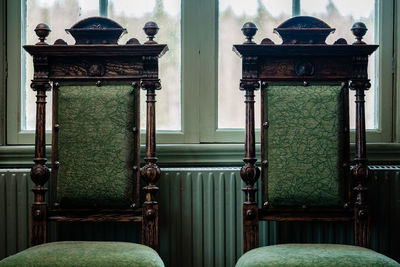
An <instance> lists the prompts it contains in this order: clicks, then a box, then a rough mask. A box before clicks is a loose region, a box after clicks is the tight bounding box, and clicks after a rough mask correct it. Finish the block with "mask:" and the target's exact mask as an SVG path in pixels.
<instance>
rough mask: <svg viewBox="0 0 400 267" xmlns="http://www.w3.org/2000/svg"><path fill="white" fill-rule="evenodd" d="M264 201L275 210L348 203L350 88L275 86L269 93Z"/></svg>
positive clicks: (265, 100)
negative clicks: (347, 100) (346, 109)
mask: <svg viewBox="0 0 400 267" xmlns="http://www.w3.org/2000/svg"><path fill="white" fill-rule="evenodd" d="M263 97H264V99H263V100H264V121H268V122H269V127H268V128H266V129H264V143H263V146H264V149H263V159H264V160H267V161H268V164H265V166H264V169H263V170H264V172H263V187H264V188H263V194H264V195H263V197H264V201H269V203H270V204H271V205H273V206H298V205H307V206H333V205H341V204H343V195H344V194H343V193H344V192H343V178H344V177H343V163H344V161H343V160H344V155H343V153H344V150H343V145H344V143H343V142H344V138H343V127H344V124H343V120H344V109H343V103H344V90H342V89H341V87H340V86H334V85H313V86H306V87H304V86H289V85H279V84H275V85H269V86H268V87H267V88H266V89H265V91H264V94H263Z"/></svg>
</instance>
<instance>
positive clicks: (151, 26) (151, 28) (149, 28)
mask: <svg viewBox="0 0 400 267" xmlns="http://www.w3.org/2000/svg"><path fill="white" fill-rule="evenodd" d="M159 29H160V28H158V25H157V23H155V22H154V21H148V22H146V24H144V27H143V30H144V33H145V34H146V35H147V38H149V40H148V41H146V42H145V44H157V42H156V41H154V40H153V39H154V36H155V35H156V34H157V32H158V30H159Z"/></svg>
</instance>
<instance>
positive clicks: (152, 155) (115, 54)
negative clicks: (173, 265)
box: [0, 17, 168, 266]
mask: <svg viewBox="0 0 400 267" xmlns="http://www.w3.org/2000/svg"><path fill="white" fill-rule="evenodd" d="M158 29H159V28H158V26H157V24H156V23H155V22H147V23H146V24H145V26H144V28H143V30H144V32H145V33H146V35H147V36H148V39H149V40H148V41H146V42H145V43H144V44H140V43H139V41H138V40H137V39H135V38H132V39H130V40H129V41H128V42H127V43H126V44H125V45H118V43H117V41H118V39H119V38H120V36H121V35H122V34H124V33H126V29H124V28H122V27H121V26H120V25H119V24H118V23H116V22H115V21H113V20H110V19H107V18H102V17H91V18H87V19H84V20H81V21H79V22H78V23H76V24H75V25H73V26H72V27H71V29H67V30H66V31H67V32H69V33H70V34H71V35H72V36H73V37H74V38H75V41H76V43H75V45H67V43H66V42H65V41H63V40H61V39H58V40H57V41H55V43H54V45H48V44H47V43H46V42H45V39H46V37H47V36H48V34H49V32H50V28H49V26H48V25H46V24H44V23H41V24H39V25H38V26H37V27H36V29H35V32H36V34H37V36H38V37H39V40H40V42H38V43H37V44H36V45H26V46H24V49H25V50H26V51H27V52H29V54H31V55H32V56H33V62H34V77H33V80H32V84H31V87H32V89H33V90H34V91H36V92H37V102H36V103H37V113H36V139H35V158H34V162H35V165H34V166H33V167H32V170H31V178H32V181H33V182H34V183H35V186H34V188H33V189H32V191H33V193H34V203H33V205H32V209H31V217H32V220H31V245H32V246H34V247H32V248H29V249H27V250H25V251H22V252H20V253H18V254H16V255H13V256H11V257H9V258H7V259H4V260H3V262H2V264H4V265H6V266H8V265H10V266H14V265H29V266H42V265H46V266H62V265H64V264H66V265H69V264H71V263H72V262H73V263H74V264H76V265H77V266H128V265H129V266H164V265H163V263H162V260H161V258H160V257H159V256H158V254H157V253H156V251H155V250H158V247H159V240H158V239H159V233H158V202H157V200H156V198H155V195H156V193H157V191H158V187H157V186H156V182H157V181H158V179H159V178H160V175H161V171H160V169H159V167H158V166H157V157H156V152H155V150H156V140H155V102H156V101H155V95H156V94H155V91H156V90H159V89H160V88H161V85H160V80H159V78H158V58H159V57H160V56H162V55H163V54H164V53H165V52H166V51H167V50H168V48H167V45H164V44H157V42H155V41H154V40H153V39H154V36H155V35H156V34H157V32H158ZM140 88H142V89H144V90H145V91H146V93H147V94H146V97H147V99H146V103H147V104H146V105H147V121H146V154H145V158H144V160H145V165H144V166H143V167H142V168H141V169H140V116H139V113H140V112H139V111H140V105H139V100H140V97H139V96H140ZM50 90H51V91H52V94H53V106H52V111H53V124H52V157H51V171H50V170H49V168H48V167H47V166H46V161H47V159H46V146H45V135H46V131H45V118H46V117H45V113H46V92H47V91H50ZM49 177H50V179H51V183H50V184H51V190H50V193H51V197H50V206H49V207H48V205H47V202H46V200H45V195H46V192H47V188H46V187H45V184H46V182H47V181H48V179H49ZM141 178H143V180H144V182H145V186H144V187H143V191H144V198H141V194H140V192H141V190H140V186H141V182H140V180H141ZM143 199H144V202H143V203H141V201H142V200H143ZM50 221H56V222H127V223H141V224H142V228H141V229H142V243H143V244H144V245H145V246H144V245H140V244H134V243H124V242H84V241H79V242H77V241H76V242H75V241H74V242H53V243H47V241H48V237H47V231H48V227H47V226H48V222H50ZM40 244H42V245H40ZM37 245H39V246H37ZM152 248H153V249H154V250H153V249H152ZM0 265H1V264H0Z"/></svg>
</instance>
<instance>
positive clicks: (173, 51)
mask: <svg viewBox="0 0 400 267" xmlns="http://www.w3.org/2000/svg"><path fill="white" fill-rule="evenodd" d="M108 4H109V9H108V16H109V17H110V18H111V19H114V20H115V21H117V22H119V23H120V24H121V25H122V26H123V27H125V28H126V29H127V30H128V34H126V35H124V36H123V37H122V38H121V40H120V41H119V43H120V44H125V43H126V41H128V40H129V39H130V38H132V37H134V38H137V39H138V40H139V41H140V43H144V42H145V41H146V40H147V39H146V35H145V34H144V32H143V26H144V24H145V23H146V22H147V21H149V20H152V21H155V22H157V24H158V26H159V28H160V30H159V32H158V34H157V35H156V38H155V40H156V41H157V42H158V43H160V44H161V43H163V44H168V48H169V51H168V52H167V53H166V54H165V55H164V56H163V57H162V58H161V59H160V61H159V62H160V65H159V70H160V79H161V84H162V87H163V88H162V89H161V90H160V91H158V92H157V99H158V101H157V107H156V119H157V129H161V130H180V129H181V86H180V84H181V26H180V22H181V15H180V13H181V1H180V0H157V1H156V0H147V1H142V0H136V1H127V0H109V1H108ZM145 105H146V102H145V94H144V92H142V94H141V112H142V114H141V115H142V119H141V128H142V129H144V128H145V127H146V121H145V112H146V109H145Z"/></svg>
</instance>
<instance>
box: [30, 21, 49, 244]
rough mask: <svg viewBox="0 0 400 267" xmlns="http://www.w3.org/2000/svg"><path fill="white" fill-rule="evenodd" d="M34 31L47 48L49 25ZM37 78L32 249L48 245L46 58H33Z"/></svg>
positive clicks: (35, 81)
mask: <svg viewBox="0 0 400 267" xmlns="http://www.w3.org/2000/svg"><path fill="white" fill-rule="evenodd" d="M35 32H36V34H37V36H38V37H39V40H40V42H39V43H37V44H36V45H47V43H46V42H45V38H46V37H47V36H48V34H49V32H50V28H49V26H48V25H46V24H44V23H41V24H39V25H38V26H37V27H36V29H35ZM33 64H34V70H35V72H34V78H33V80H32V83H31V88H32V89H33V90H34V91H36V132H35V157H34V159H33V161H34V162H35V165H34V166H33V167H32V169H31V179H32V181H33V182H34V184H35V186H34V187H33V189H32V191H33V193H34V200H33V204H32V207H31V246H34V245H38V244H42V243H46V242H47V203H46V199H45V194H46V192H47V188H46V187H45V186H44V185H45V183H46V182H47V181H48V180H49V177H50V170H49V168H48V167H47V166H46V161H47V158H46V91H49V90H50V89H51V86H50V82H49V78H48V74H49V71H48V62H47V57H34V58H33Z"/></svg>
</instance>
